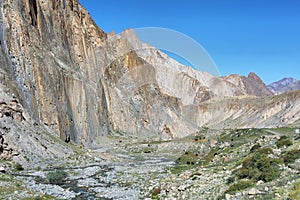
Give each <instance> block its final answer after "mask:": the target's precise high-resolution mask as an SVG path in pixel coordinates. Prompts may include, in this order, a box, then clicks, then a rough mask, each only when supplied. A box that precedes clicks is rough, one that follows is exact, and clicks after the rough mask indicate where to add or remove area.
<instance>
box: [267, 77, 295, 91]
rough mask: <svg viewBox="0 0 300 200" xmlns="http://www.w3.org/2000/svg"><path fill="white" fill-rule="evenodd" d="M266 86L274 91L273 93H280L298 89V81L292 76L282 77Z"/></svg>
mask: <svg viewBox="0 0 300 200" xmlns="http://www.w3.org/2000/svg"><path fill="white" fill-rule="evenodd" d="M268 88H269V89H270V90H271V91H272V92H274V94H282V93H286V92H291V91H295V90H300V81H299V80H296V79H294V78H284V79H281V80H280V81H277V82H274V83H271V84H270V85H268Z"/></svg>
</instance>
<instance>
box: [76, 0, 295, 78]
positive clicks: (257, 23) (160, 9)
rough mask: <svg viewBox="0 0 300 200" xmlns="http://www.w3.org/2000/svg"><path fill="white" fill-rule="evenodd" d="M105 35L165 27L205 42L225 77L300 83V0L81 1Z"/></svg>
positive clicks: (200, 42) (204, 45) (201, 42)
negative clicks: (250, 76) (255, 76)
mask: <svg viewBox="0 0 300 200" xmlns="http://www.w3.org/2000/svg"><path fill="white" fill-rule="evenodd" d="M80 2H81V3H82V4H83V6H84V7H86V8H87V10H88V11H89V12H90V14H91V16H92V17H93V18H94V20H95V21H96V23H97V24H98V25H99V27H100V28H102V29H103V30H104V31H105V32H110V31H112V30H114V31H115V32H116V33H120V32H121V31H123V30H124V29H128V28H140V27H163V28H168V29H173V30H176V31H179V32H181V33H184V34H186V35H188V36H189V37H191V38H193V39H194V40H196V41H197V42H198V43H199V44H201V45H202V46H203V47H204V48H205V49H206V51H207V52H208V53H209V54H210V56H211V57H212V58H213V60H214V62H215V63H216V64H217V66H218V68H219V70H220V72H221V75H228V74H233V73H236V74H241V75H247V74H248V73H249V72H251V71H254V72H256V73H257V74H258V75H259V76H260V77H261V78H262V79H263V80H264V81H265V82H266V83H270V82H273V81H277V80H279V79H281V78H283V77H294V78H297V79H300V1H299V0H285V1H284V0H260V1H259V0H251V1H250V0H247V1H246V0H185V1H179V0H172V1H171V0H142V1H141V0H139V1H138V0H120V1H112V0H101V1H100V0H99V1H98V0H96V1H91V0H80Z"/></svg>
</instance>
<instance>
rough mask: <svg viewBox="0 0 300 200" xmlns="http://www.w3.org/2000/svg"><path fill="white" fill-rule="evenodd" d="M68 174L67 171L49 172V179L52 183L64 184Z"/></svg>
mask: <svg viewBox="0 0 300 200" xmlns="http://www.w3.org/2000/svg"><path fill="white" fill-rule="evenodd" d="M67 176H68V174H67V173H66V172H65V171H63V170H55V171H53V172H49V173H48V174H47V179H48V181H49V183H51V184H55V185H62V184H63V183H64V180H65V179H66V178H67Z"/></svg>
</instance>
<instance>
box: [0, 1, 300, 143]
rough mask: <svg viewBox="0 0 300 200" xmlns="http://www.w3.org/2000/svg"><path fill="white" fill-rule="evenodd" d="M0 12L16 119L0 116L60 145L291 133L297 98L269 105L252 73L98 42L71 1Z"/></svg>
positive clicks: (11, 5)
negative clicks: (248, 130)
mask: <svg viewBox="0 0 300 200" xmlns="http://www.w3.org/2000/svg"><path fill="white" fill-rule="evenodd" d="M0 5H1V6H0V16H1V24H0V41H1V51H0V56H1V57H0V58H1V59H0V71H1V73H0V81H1V84H2V85H3V87H7V88H9V90H10V91H11V93H13V94H14V96H15V99H16V100H17V102H19V104H20V105H22V108H23V111H22V112H21V113H20V110H19V109H13V107H12V109H11V110H10V108H9V107H7V105H8V104H7V103H6V105H5V104H2V106H3V108H1V109H2V110H3V113H4V115H6V114H5V113H9V114H8V115H10V116H12V117H13V118H14V119H16V120H24V119H26V117H24V115H28V117H29V118H30V119H32V120H33V121H35V122H36V123H37V124H39V125H42V126H45V127H46V128H48V129H49V130H53V131H54V132H56V133H57V134H58V135H59V136H60V138H61V139H62V140H64V141H69V140H70V139H71V140H73V141H75V142H77V143H81V144H84V145H87V146H92V145H95V144H96V143H97V142H100V143H101V141H98V140H97V138H99V137H101V136H103V135H107V134H127V135H128V136H135V137H136V136H137V137H146V138H161V139H170V138H176V137H183V136H186V135H189V134H191V133H195V132H196V131H197V130H198V128H199V127H201V126H208V127H212V128H237V127H240V128H241V127H252V126H255V127H256V126H259V127H265V126H268V127H272V126H281V125H282V126H285V125H289V124H294V123H299V119H300V116H299V114H298V113H299V112H298V111H299V107H297V106H296V105H297V104H296V103H297V102H299V96H298V95H296V94H298V93H291V94H289V95H287V96H282V97H276V98H275V97H272V96H270V95H272V92H271V91H270V90H269V89H268V88H267V87H266V86H265V84H264V83H263V82H262V81H261V80H260V78H259V77H258V76H257V75H255V74H254V73H251V74H249V76H248V77H243V76H238V75H230V76H227V77H214V76H212V75H210V74H208V73H205V72H199V71H196V70H194V69H192V68H190V67H186V66H183V65H181V64H179V63H178V62H176V61H175V60H173V59H171V58H170V57H168V56H167V55H166V54H164V53H163V52H161V51H159V50H158V49H156V48H154V47H151V46H150V45H148V44H143V43H142V42H141V41H140V40H139V39H138V37H137V36H136V34H135V33H134V31H133V30H125V31H124V32H123V33H121V34H120V35H116V34H114V33H110V34H106V33H105V32H104V31H103V30H101V29H100V28H99V27H98V26H97V25H96V24H95V22H94V21H93V20H92V19H91V17H90V16H89V13H88V12H87V11H86V10H85V9H84V8H83V7H82V6H81V5H80V4H79V2H78V1H77V0H59V1H54V0H15V1H12V0H1V1H0ZM273 98H274V100H273ZM298 105H299V104H298ZM24 113H25V114H24ZM249 119H250V120H249Z"/></svg>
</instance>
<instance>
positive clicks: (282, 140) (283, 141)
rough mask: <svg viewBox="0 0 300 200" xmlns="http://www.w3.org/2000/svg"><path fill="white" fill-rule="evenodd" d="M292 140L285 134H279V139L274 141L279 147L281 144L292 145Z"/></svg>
mask: <svg viewBox="0 0 300 200" xmlns="http://www.w3.org/2000/svg"><path fill="white" fill-rule="evenodd" d="M292 145H293V142H292V141H291V140H290V139H289V138H288V137H287V136H281V137H280V139H279V140H278V141H277V142H276V146H277V147H278V148H281V147H283V146H286V147H288V146H292Z"/></svg>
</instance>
